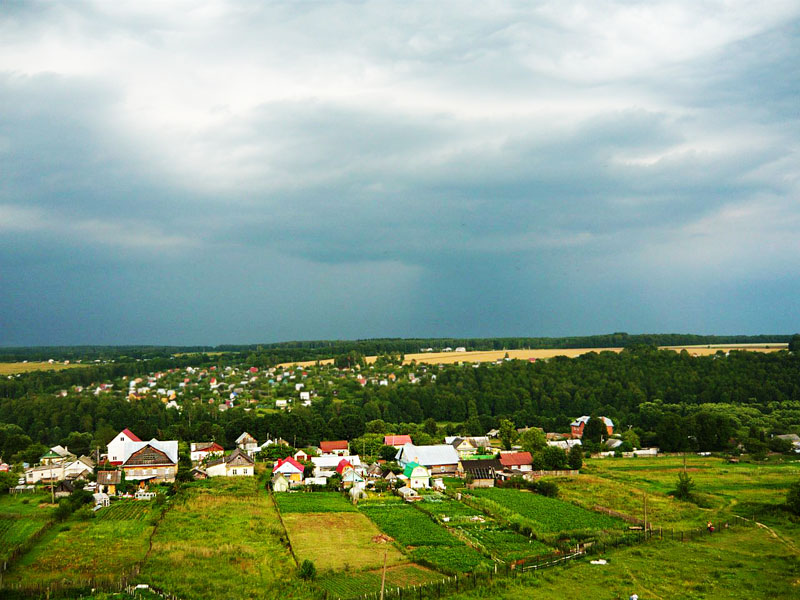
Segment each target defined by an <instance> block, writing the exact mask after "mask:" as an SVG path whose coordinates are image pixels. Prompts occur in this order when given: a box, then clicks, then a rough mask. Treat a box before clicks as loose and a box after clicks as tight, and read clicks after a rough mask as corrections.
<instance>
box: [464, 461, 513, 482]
mask: <svg viewBox="0 0 800 600" xmlns="http://www.w3.org/2000/svg"><path fill="white" fill-rule="evenodd" d="M461 468H462V469H463V471H464V472H465V473H469V474H470V475H472V476H473V477H476V478H477V479H490V478H491V477H478V476H477V475H476V472H478V471H502V470H503V465H502V464H501V463H500V461H499V460H497V459H496V458H478V459H475V460H462V461H461Z"/></svg>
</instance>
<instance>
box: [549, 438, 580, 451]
mask: <svg viewBox="0 0 800 600" xmlns="http://www.w3.org/2000/svg"><path fill="white" fill-rule="evenodd" d="M547 445H548V446H553V447H554V448H561V449H562V450H563V451H564V452H569V451H570V450H572V448H573V447H574V446H582V445H583V444H582V443H581V441H580V440H554V441H548V442H547Z"/></svg>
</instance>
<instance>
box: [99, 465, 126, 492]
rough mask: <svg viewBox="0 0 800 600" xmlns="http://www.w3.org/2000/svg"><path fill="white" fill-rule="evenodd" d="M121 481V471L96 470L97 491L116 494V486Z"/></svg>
mask: <svg viewBox="0 0 800 600" xmlns="http://www.w3.org/2000/svg"><path fill="white" fill-rule="evenodd" d="M121 482H122V471H98V472H97V491H98V492H103V493H105V494H108V495H109V496H116V495H117V486H118V485H119V484H120V483H121Z"/></svg>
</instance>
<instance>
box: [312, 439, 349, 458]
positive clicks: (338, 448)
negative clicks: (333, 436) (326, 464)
mask: <svg viewBox="0 0 800 600" xmlns="http://www.w3.org/2000/svg"><path fill="white" fill-rule="evenodd" d="M319 447H320V450H322V454H335V455H337V456H346V455H348V454H350V443H349V442H348V441H347V440H336V441H327V442H320V444H319Z"/></svg>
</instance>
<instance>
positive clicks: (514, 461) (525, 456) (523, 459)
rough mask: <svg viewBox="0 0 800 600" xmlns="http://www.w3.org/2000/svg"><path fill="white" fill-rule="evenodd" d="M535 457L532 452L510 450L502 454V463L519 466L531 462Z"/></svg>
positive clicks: (508, 465) (505, 465) (506, 465)
mask: <svg viewBox="0 0 800 600" xmlns="http://www.w3.org/2000/svg"><path fill="white" fill-rule="evenodd" d="M532 460H533V458H532V457H531V453H530V452H508V453H507V454H501V455H500V464H501V465H503V466H504V467H519V466H520V465H529V464H531V462H532Z"/></svg>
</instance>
